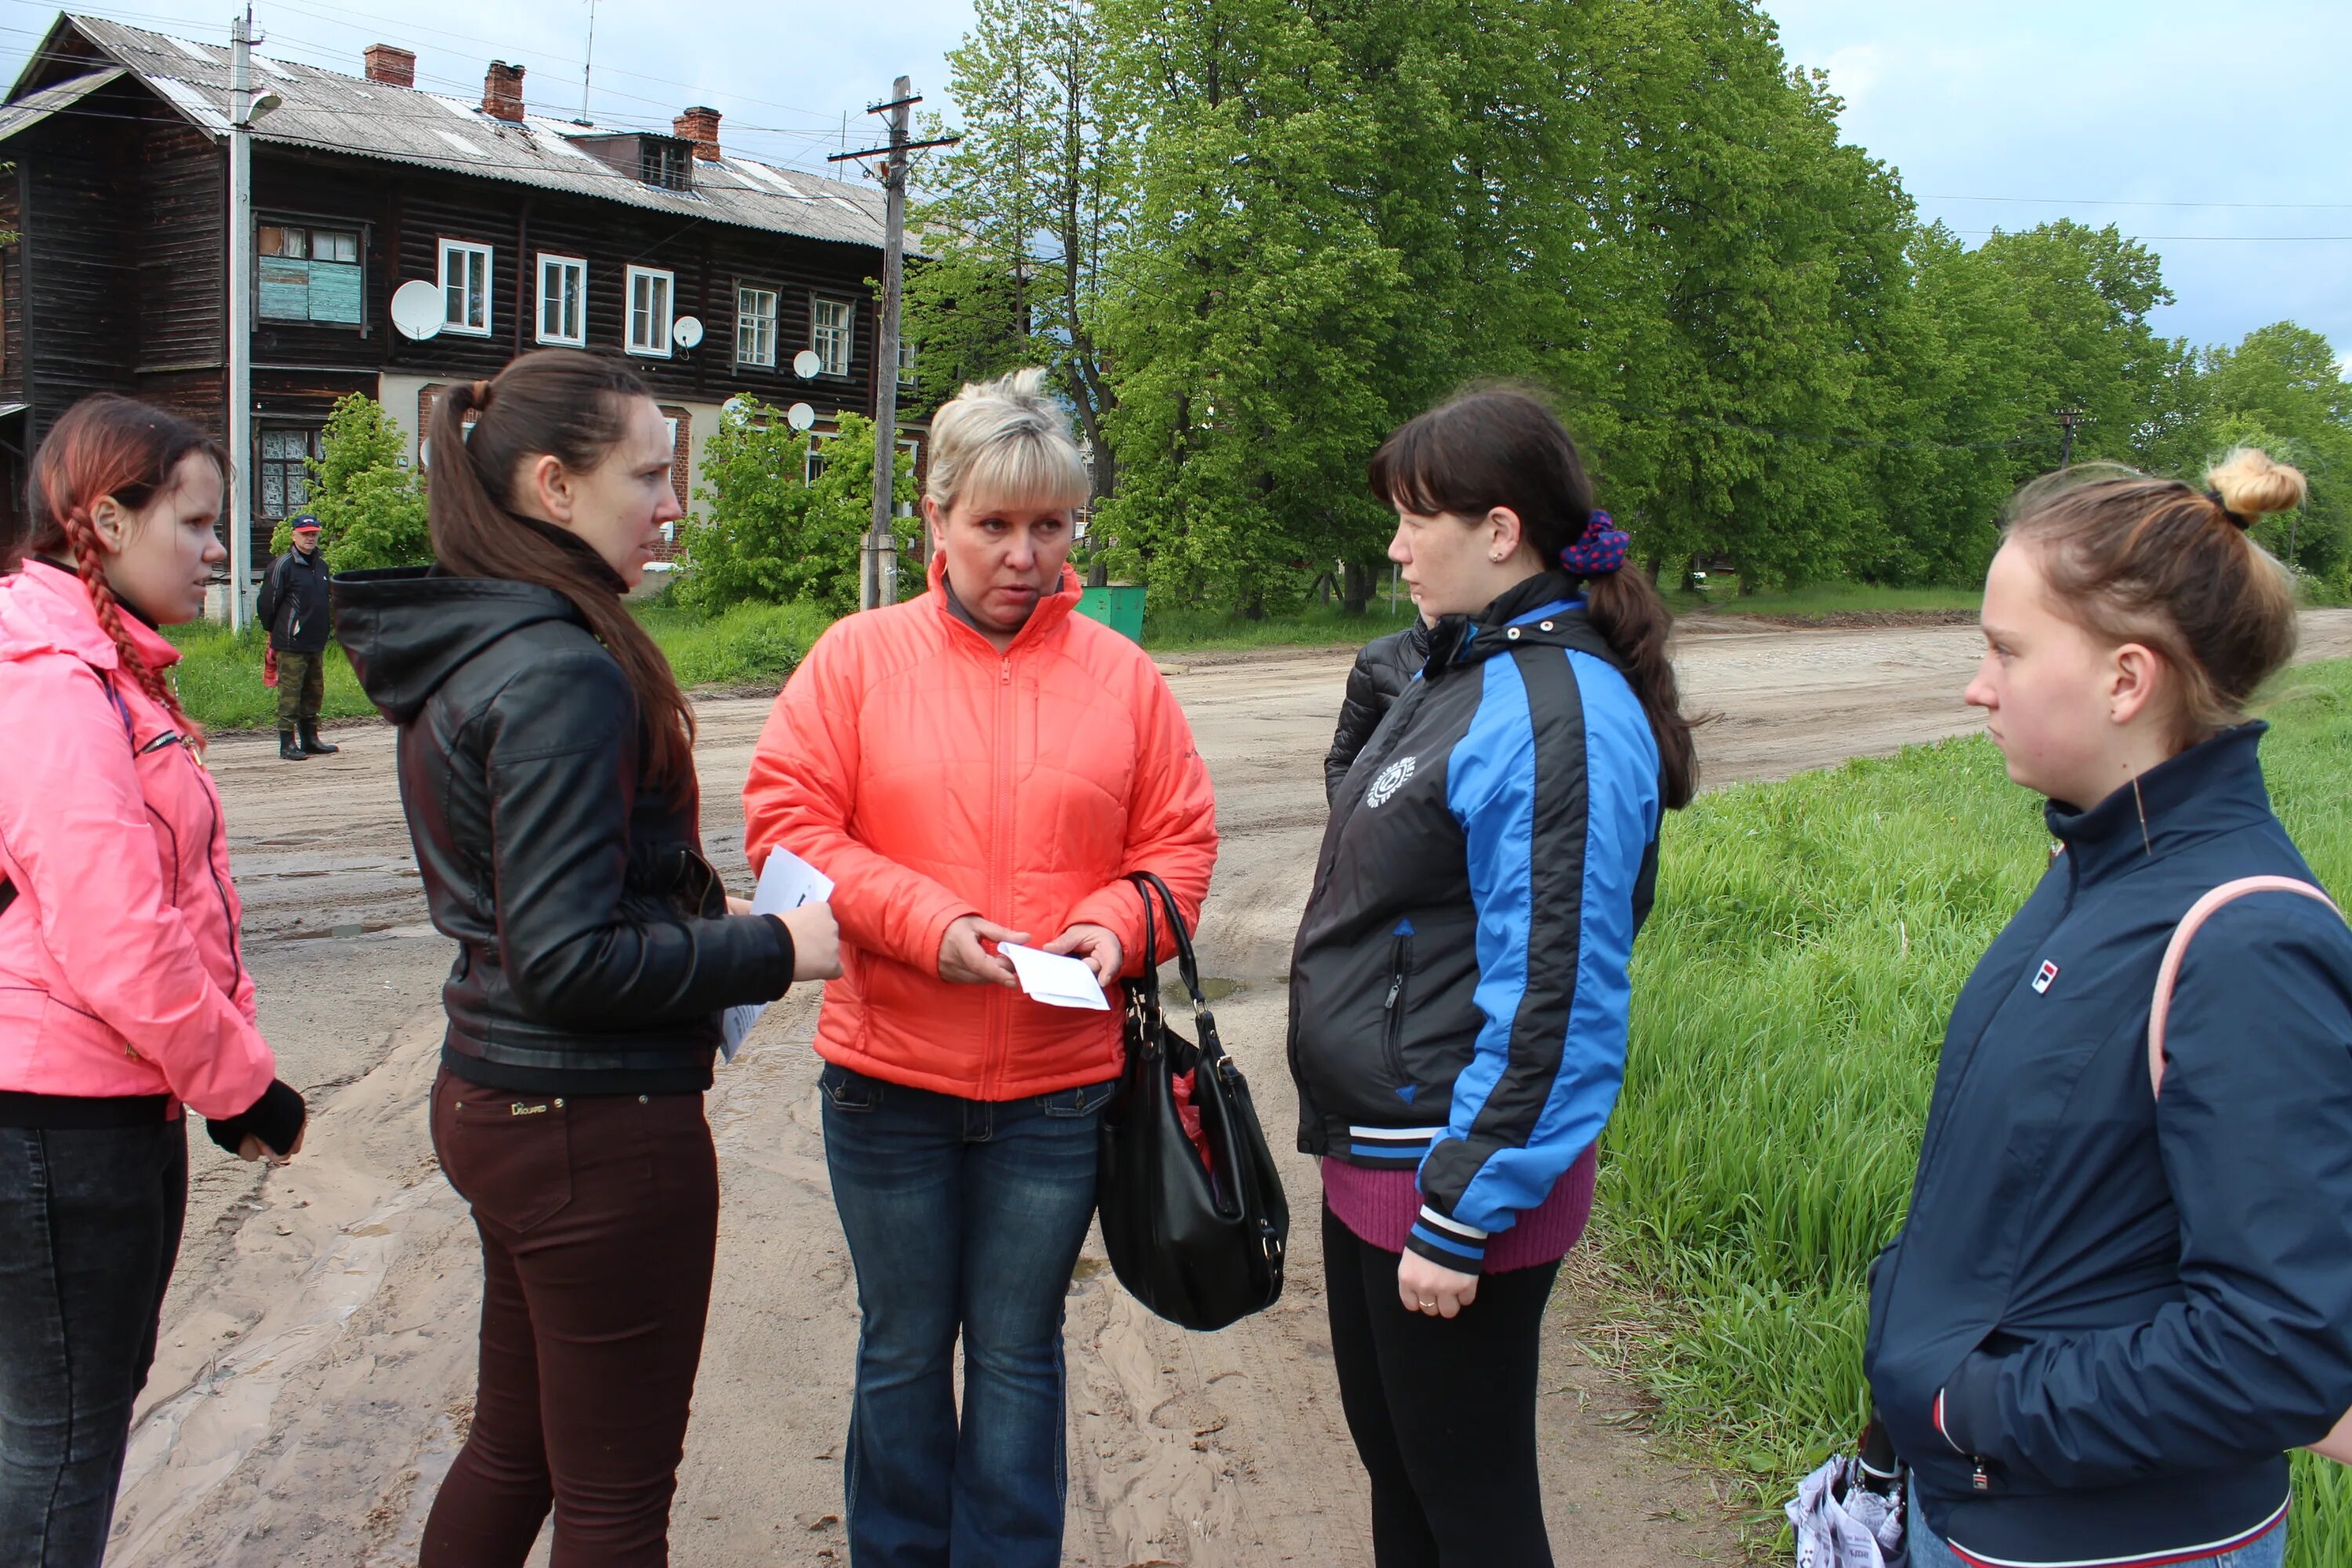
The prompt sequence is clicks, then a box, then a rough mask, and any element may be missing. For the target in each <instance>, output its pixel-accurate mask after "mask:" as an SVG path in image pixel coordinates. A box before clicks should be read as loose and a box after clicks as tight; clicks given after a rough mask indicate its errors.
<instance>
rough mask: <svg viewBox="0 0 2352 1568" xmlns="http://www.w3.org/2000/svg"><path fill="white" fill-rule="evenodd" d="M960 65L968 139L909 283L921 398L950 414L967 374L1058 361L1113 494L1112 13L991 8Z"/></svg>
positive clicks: (932, 181)
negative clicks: (1101, 305) (1105, 291)
mask: <svg viewBox="0 0 2352 1568" xmlns="http://www.w3.org/2000/svg"><path fill="white" fill-rule="evenodd" d="M948 65H949V69H950V89H951V91H952V93H953V95H954V99H955V102H956V106H957V110H958V112H959V115H960V117H961V118H960V120H959V121H958V124H959V128H960V129H961V132H962V134H963V140H962V142H960V143H959V144H958V145H957V146H956V148H955V150H954V151H953V152H951V153H948V154H947V155H946V156H945V157H943V158H941V159H940V160H939V161H938V162H937V163H934V164H932V165H931V166H930V167H929V170H928V171H927V184H929V187H930V194H929V195H928V196H927V198H926V199H925V200H924V201H922V202H921V203H920V204H919V205H918V206H917V207H916V209H915V212H914V214H913V220H912V221H913V223H914V226H915V231H916V232H917V233H918V234H919V236H920V237H921V239H922V242H923V243H924V244H925V246H926V247H928V248H929V250H930V251H931V256H930V258H929V259H928V260H926V261H925V262H923V263H922V264H921V265H920V266H919V267H918V268H915V269H914V270H913V271H912V272H911V273H910V274H909V275H908V282H907V307H906V308H907V322H908V328H907V330H908V337H909V339H910V340H911V341H913V342H917V343H919V345H920V351H921V352H920V353H919V357H918V360H917V377H918V381H919V386H920V394H919V396H920V398H921V400H923V401H924V402H925V403H926V404H927V405H937V404H938V403H940V402H941V401H943V400H944V399H946V398H947V397H950V396H951V395H953V394H954V393H955V391H956V389H957V388H958V387H959V386H961V384H963V383H965V382H967V381H975V380H980V379H982V378H984V377H988V376H994V375H1001V374H1004V373H1005V372H1007V371H1011V370H1015V369H1018V368H1020V367H1022V366H1024V365H1032V364H1042V365H1044V366H1045V367H1046V369H1047V370H1048V371H1049V372H1051V373H1052V380H1053V384H1054V386H1055V390H1056V391H1057V392H1059V393H1060V394H1061V395H1062V396H1063V397H1064V398H1065V399H1066V400H1067V402H1068V403H1069V405H1070V407H1071V410H1072V412H1073V414H1074V415H1075V416H1076V421H1077V426H1078V429H1079V432H1080V434H1081V435H1082V436H1084V437H1085V438H1086V442H1087V447H1088V450H1089V453H1090V456H1091V458H1092V462H1093V471H1094V489H1095V491H1096V493H1097V495H1108V494H1110V493H1111V492H1112V490H1114V489H1116V488H1117V485H1118V464H1117V460H1116V457H1115V454H1114V448H1113V447H1112V444H1111V442H1110V440H1109V438H1108V435H1107V433H1106V431H1105V429H1104V421H1105V418H1106V417H1107V416H1108V414H1109V412H1110V410H1111V408H1112V407H1113V406H1114V405H1116V403H1117V401H1118V399H1117V395H1116V393H1115V392H1114V390H1113V388H1112V383H1111V376H1110V374H1109V370H1108V366H1107V365H1106V363H1104V358H1103V353H1102V351H1101V348H1100V346H1099V345H1098V343H1097V340H1096V328H1095V313H1096V307H1097V302H1098V300H1099V299H1100V296H1101V291H1102V288H1103V272H1104V264H1105V259H1106V257H1107V256H1108V252H1109V249H1110V247H1112V245H1113V244H1114V243H1116V242H1117V240H1118V237H1119V236H1120V235H1121V233H1122V231H1123V227H1124V218H1125V214H1126V212H1127V200H1126V198H1127V196H1128V195H1129V180H1128V173H1129V170H1128V157H1129V151H1130V148H1129V137H1128V130H1127V126H1126V123H1125V122H1124V121H1122V120H1120V119H1119V118H1118V116H1117V115H1116V114H1114V113H1113V112H1112V110H1111V109H1110V108H1109V105H1108V101H1107V97H1106V92H1105V75H1104V73H1105V64H1104V59H1103V37H1102V27H1101V23H1100V19H1099V18H1098V17H1097V14H1096V8H1095V5H1094V4H1093V3H1092V0H977V3H976V5H974V7H973V16H972V26H971V32H969V33H968V34H966V35H965V37H964V40H963V42H962V44H961V46H960V47H957V48H955V49H953V50H951V51H950V53H949V55H948Z"/></svg>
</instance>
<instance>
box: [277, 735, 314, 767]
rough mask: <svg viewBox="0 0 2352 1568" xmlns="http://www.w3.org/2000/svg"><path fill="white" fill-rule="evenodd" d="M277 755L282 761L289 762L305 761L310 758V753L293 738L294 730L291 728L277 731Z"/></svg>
mask: <svg viewBox="0 0 2352 1568" xmlns="http://www.w3.org/2000/svg"><path fill="white" fill-rule="evenodd" d="M278 756H279V758H280V759H282V760H283V761H286V762H289V763H307V762H309V761H310V752H306V751H304V750H303V749H302V742H299V741H298V740H296V739H295V738H294V731H291V730H280V731H278Z"/></svg>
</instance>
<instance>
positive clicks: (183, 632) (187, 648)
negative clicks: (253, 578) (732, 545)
mask: <svg viewBox="0 0 2352 1568" xmlns="http://www.w3.org/2000/svg"><path fill="white" fill-rule="evenodd" d="M635 609H636V616H637V619H638V620H639V621H640V622H641V623H643V624H644V626H645V627H646V630H647V631H650V632H651V633H653V636H654V641H655V642H656V643H658V644H660V645H661V649H662V651H663V652H664V653H665V654H667V655H668V656H669V664H670V668H672V669H673V670H675V671H677V679H678V684H679V685H681V686H684V687H686V688H688V689H689V690H691V689H693V688H695V687H698V686H781V685H782V684H783V680H784V677H786V676H787V675H790V674H791V673H792V672H793V669H794V668H796V667H797V666H798V665H799V664H800V661H801V659H802V658H803V656H804V655H806V654H807V652H808V650H809V646H810V645H811V644H812V643H814V642H815V641H816V639H817V635H818V634H819V633H821V632H823V631H824V628H825V627H826V626H830V625H832V624H833V618H832V617H831V616H827V615H826V614H824V612H823V611H822V610H817V609H813V608H810V607H807V606H804V605H737V606H736V607H735V608H733V609H731V610H729V611H727V612H726V613H725V614H724V615H720V616H709V617H705V616H698V615H695V614H694V613H692V612H691V611H688V610H682V609H677V608H675V607H673V606H671V605H667V604H665V603H663V602H661V601H655V602H653V603H650V604H646V605H638V606H636V607H635ZM164 635H165V636H167V637H170V638H171V639H172V641H173V643H174V644H175V645H177V646H178V647H179V649H180V663H179V666H178V668H177V670H176V672H175V673H176V678H177V679H178V681H179V685H180V701H181V702H182V703H183V704H184V706H185V707H186V708H187V710H188V716H189V717H190V718H192V719H194V720H195V721H196V722H197V723H199V724H202V725H203V726H204V727H205V729H207V730H213V731H220V730H268V729H275V728H276V727H277V724H278V693H276V692H275V691H272V690H271V689H269V688H268V687H266V686H264V685H262V684H261V652H262V645H263V642H264V640H265V634H264V633H263V632H262V630H261V628H259V627H258V626H251V627H247V629H246V631H245V632H243V633H242V634H240V635H236V636H232V635H231V634H230V633H229V632H228V630H227V629H226V628H225V627H223V626H217V625H215V624H214V623H212V622H210V621H193V622H190V623H189V624H188V625H186V626H173V627H171V628H170V629H169V630H168V631H167V632H166V633H165V634H164ZM374 711H375V708H374V706H373V704H372V703H370V702H369V701H368V700H367V698H366V696H365V695H364V694H363V693H362V691H361V690H360V683H359V678H358V677H357V676H355V675H353V674H352V667H351V661H350V660H348V659H346V658H344V657H343V650H342V649H341V647H330V648H329V649H328V650H327V695H326V700H325V702H324V703H323V704H322V705H321V708H320V717H321V718H326V719H357V718H365V717H367V716H369V715H371V714H373V712H374Z"/></svg>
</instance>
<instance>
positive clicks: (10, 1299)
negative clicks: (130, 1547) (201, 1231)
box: [0, 1120, 188, 1568]
mask: <svg viewBox="0 0 2352 1568" xmlns="http://www.w3.org/2000/svg"><path fill="white" fill-rule="evenodd" d="M187 1206H188V1139H187V1124H186V1123H185V1122H184V1121H160V1120H159V1121H156V1122H155V1123H153V1124H152V1125H150V1126H139V1127H106V1128H73V1129H47V1130H43V1129H33V1128H21V1127H0V1563H6V1564H8V1568H98V1563H99V1560H100V1558H101V1557H103V1556H104V1555H105V1553H106V1536H107V1530H108V1528H109V1526H110V1523H111V1521H112V1520H113V1517H114V1489H115V1487H116V1485H117V1484H118V1483H119V1482H120V1481H121V1479H122V1451H123V1447H124V1445H125V1443H126V1442H127V1440H128V1439H129V1437H130V1435H131V1402H132V1401H133V1400H135V1399H137V1398H138V1397H139V1391H140V1389H141V1388H142V1387H143V1386H145V1384H146V1382H147V1368H148V1366H149V1365H150V1364H151V1363H152V1362H153V1361H154V1359H155V1325H156V1320H157V1317H158V1315H159V1314H160V1313H161V1312H162V1310H163V1288H164V1287H165V1286H166V1285H168V1284H170V1283H171V1280H172V1265H173V1262H174V1261H176V1260H177V1258H179V1254H180V1225H181V1221H182V1219H183V1218H184V1216H185V1215H186V1213H187Z"/></svg>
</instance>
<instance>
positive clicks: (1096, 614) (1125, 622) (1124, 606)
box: [1078, 583, 1143, 643]
mask: <svg viewBox="0 0 2352 1568" xmlns="http://www.w3.org/2000/svg"><path fill="white" fill-rule="evenodd" d="M1078 614H1080V615H1082V616H1088V617H1090V618H1092V619H1094V620H1097V621H1100V622H1101V623H1102V624H1103V625H1105V626H1108V627H1109V628H1110V629H1111V630H1113V631H1115V632H1117V633H1118V635H1119V636H1121V637H1125V638H1127V639H1128V640H1129V641H1130V642H1138V643H1139V642H1141V641H1142V640H1143V584H1140V583H1114V584H1111V585H1110V586H1109V587H1108V588H1088V589H1087V590H1086V591H1085V592H1084V593H1083V594H1081V595H1078Z"/></svg>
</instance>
